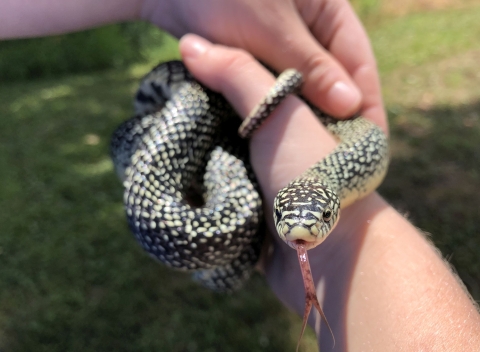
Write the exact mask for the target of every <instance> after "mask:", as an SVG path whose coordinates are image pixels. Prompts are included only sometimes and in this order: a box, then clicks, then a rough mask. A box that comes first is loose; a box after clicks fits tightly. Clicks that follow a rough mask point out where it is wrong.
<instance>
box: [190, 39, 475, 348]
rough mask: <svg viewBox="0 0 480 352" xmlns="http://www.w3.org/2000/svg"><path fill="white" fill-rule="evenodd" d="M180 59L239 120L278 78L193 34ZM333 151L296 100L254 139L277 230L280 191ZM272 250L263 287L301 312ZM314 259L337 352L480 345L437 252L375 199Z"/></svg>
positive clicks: (287, 266)
mask: <svg viewBox="0 0 480 352" xmlns="http://www.w3.org/2000/svg"><path fill="white" fill-rule="evenodd" d="M181 52H182V55H183V57H184V62H185V63H186V64H187V66H188V68H189V69H190V70H191V71H192V73H193V74H194V75H195V76H196V77H197V78H198V79H200V80H201V81H202V82H203V83H205V84H207V85H208V86H210V87H211V88H212V89H214V90H217V91H220V92H221V93H222V94H224V95H225V96H226V97H227V99H228V100H229V101H230V102H231V103H232V104H233V105H234V106H235V108H236V109H237V111H238V112H239V113H240V115H241V116H243V117H245V116H246V115H247V114H248V113H249V112H250V110H251V109H252V108H253V107H254V106H255V105H256V104H257V103H258V101H260V99H261V98H262V97H263V96H264V95H265V94H266V92H267V91H268V89H269V88H270V86H271V85H272V84H273V77H272V76H271V75H270V74H269V73H268V72H266V71H265V70H264V69H263V68H262V67H261V66H259V65H258V63H256V62H255V61H254V60H253V59H252V57H251V56H249V55H248V54H246V53H244V52H242V51H240V50H236V49H227V48H224V47H220V46H211V45H210V44H209V43H207V42H205V41H202V40H201V39H199V38H198V37H194V36H187V37H186V38H184V39H183V40H182V41H181ZM334 145H335V142H334V140H333V139H332V137H331V136H330V135H328V133H327V132H326V131H325V129H323V128H322V127H321V126H320V125H319V123H318V121H317V120H316V118H315V117H314V116H313V115H312V114H311V112H310V111H309V110H308V109H307V108H306V106H305V105H303V104H302V103H301V102H300V101H299V100H298V99H297V98H295V97H289V98H287V99H286V101H285V102H284V103H283V104H282V105H281V106H280V107H279V108H278V109H277V110H276V111H275V112H274V113H273V114H272V116H270V117H269V119H268V120H267V121H266V122H265V124H264V125H263V126H262V127H261V128H260V129H259V130H258V131H257V132H256V133H255V134H254V136H253V137H252V139H251V150H252V151H253V152H252V153H251V162H252V165H253V167H254V169H255V172H256V174H257V176H258V178H259V182H260V184H261V186H262V190H263V194H264V197H265V201H266V209H267V219H268V221H269V228H270V232H271V233H275V229H274V227H273V224H272V217H271V216H268V214H269V211H268V209H272V203H273V198H274V197H275V195H276V193H277V192H278V190H279V189H280V188H281V187H283V186H284V185H285V184H286V183H288V181H290V180H291V179H292V178H294V177H296V176H298V175H299V174H300V173H301V172H302V171H303V170H305V169H306V168H308V167H309V166H310V165H312V164H313V163H314V162H316V161H318V160H320V159H321V158H322V157H324V156H325V155H326V154H327V153H328V152H330V151H331V150H332V149H333V147H334ZM273 243H274V244H273V246H274V251H273V254H271V255H270V256H269V257H268V258H266V262H265V272H266V275H267V280H268V282H269V284H270V286H271V287H272V290H273V291H274V292H275V293H276V294H277V296H278V297H279V298H280V299H281V300H282V302H284V304H285V305H287V306H288V307H290V308H292V309H293V310H294V311H296V312H297V313H299V314H302V313H303V304H304V296H303V284H302V279H301V274H300V271H299V265H298V262H297V258H296V253H295V251H293V250H292V249H290V248H289V247H288V246H286V245H285V244H283V243H282V242H281V241H280V240H279V239H278V237H277V236H276V235H274V242H273ZM309 256H310V263H311V265H312V271H313V275H314V281H315V283H316V285H317V291H318V295H319V298H320V300H321V301H322V305H323V307H324V311H325V314H326V316H327V318H328V320H329V323H330V325H331V326H332V329H333V332H334V334H335V338H336V341H337V345H336V350H338V351H344V350H349V351H356V350H367V351H417V350H435V351H476V350H477V348H478V346H480V316H479V314H478V312H477V309H476V306H475V305H474V304H473V302H472V300H471V298H470V297H469V295H468V293H467V292H466V291H465V290H464V288H463V286H462V285H461V283H460V282H459V281H458V279H457V278H456V277H455V275H454V274H453V273H452V271H451V270H450V268H449V267H448V266H447V265H446V264H445V262H444V261H443V260H442V259H441V257H440V256H439V255H438V252H437V250H436V249H435V248H434V247H433V246H432V245H431V244H429V243H428V241H427V240H426V239H425V237H424V236H423V235H422V234H421V233H420V232H419V231H418V230H417V229H415V228H414V227H413V226H412V225H411V224H409V223H408V221H406V220H405V219H404V218H403V217H402V216H401V215H400V214H398V213H397V212H396V211H395V210H394V209H393V208H392V207H390V206H389V205H388V204H387V203H386V202H385V201H384V200H383V199H381V198H380V197H379V196H378V195H377V194H372V195H370V196H368V197H366V198H365V199H363V200H361V201H359V202H357V203H355V204H354V205H352V206H350V207H348V208H346V209H344V210H343V211H342V215H341V220H340V223H339V225H338V226H337V228H336V229H335V231H334V232H333V233H332V234H331V235H330V237H329V238H328V239H327V240H326V241H325V242H324V243H323V244H321V245H320V246H319V247H317V248H315V249H313V250H311V251H310V252H309ZM310 324H311V325H312V326H313V325H314V321H313V320H310ZM317 336H318V338H319V340H320V345H321V347H322V350H323V349H325V350H330V348H331V343H332V340H331V337H330V336H329V332H328V330H327V329H325V328H322V329H321V332H318V331H317Z"/></svg>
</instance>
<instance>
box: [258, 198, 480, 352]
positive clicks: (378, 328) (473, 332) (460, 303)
mask: <svg viewBox="0 0 480 352" xmlns="http://www.w3.org/2000/svg"><path fill="white" fill-rule="evenodd" d="M342 216H343V219H344V221H342V222H341V223H340V224H339V226H338V228H337V229H336V230H335V232H334V233H333V234H332V235H331V236H330V237H329V238H328V239H327V240H326V241H325V242H324V243H323V244H322V245H321V246H319V247H317V248H315V249H313V250H311V251H310V252H309V255H310V263H311V265H312V271H313V275H314V280H315V282H316V283H317V288H318V289H319V292H318V293H319V298H320V299H321V300H322V299H323V302H322V305H323V307H324V310H325V314H326V315H327V318H328V320H329V323H330V325H331V326H332V328H333V331H334V334H335V338H336V342H337V345H336V350H339V351H346V350H348V351H356V350H367V351H418V350H423V349H425V348H427V350H433V351H476V350H477V348H478V346H480V317H479V314H478V312H477V311H476V308H475V306H474V304H473V303H472V301H471V300H470V298H469V296H468V294H467V293H466V292H465V291H464V290H463V287H462V286H461V284H460V283H459V281H458V280H457V279H456V278H455V276H454V275H453V274H452V272H451V270H450V269H449V268H448V266H447V265H446V264H445V263H444V261H443V260H442V259H441V258H440V256H439V255H438V254H437V251H436V250H435V249H434V248H433V247H432V246H431V245H430V244H429V243H428V242H427V241H426V239H425V238H424V237H423V236H422V235H421V234H420V233H419V232H418V231H417V230H416V229H415V228H414V227H413V226H412V225H411V224H409V223H408V222H407V221H406V220H405V219H404V218H403V217H402V216H401V215H399V214H398V213H397V212H396V211H395V210H394V209H392V208H391V207H390V206H389V205H387V204H386V203H385V202H384V201H383V200H382V199H381V198H380V197H379V196H378V195H376V194H375V195H371V196H369V197H367V198H366V199H364V200H362V201H360V202H357V203H356V204H354V205H352V206H351V207H349V208H347V209H345V210H344V211H343V214H342ZM277 250H280V251H285V253H281V255H280V254H279V253H277V254H276V255H275V256H274V257H273V258H272V261H271V263H270V265H269V266H268V271H267V272H268V274H269V275H268V277H269V278H270V283H271V285H272V287H273V289H274V291H275V292H276V293H277V294H278V295H279V297H280V298H281V299H282V301H284V302H285V304H287V305H288V306H290V307H291V308H292V309H294V310H295V311H297V312H298V313H299V314H302V312H303V302H304V297H303V293H302V292H300V293H299V292H298V287H302V281H301V275H300V272H297V271H298V270H293V271H292V270H291V269H290V268H291V266H296V267H298V264H297V259H296V255H295V253H290V252H293V251H291V250H290V249H289V248H283V246H279V248H277ZM280 261H281V263H280ZM275 271H277V272H275ZM310 323H311V325H312V326H314V319H312V320H310ZM321 330H322V331H321V334H318V335H317V336H318V337H319V339H320V343H321V346H322V347H324V348H325V349H327V350H329V349H330V348H331V344H332V339H331V337H330V335H329V332H328V330H327V329H325V328H322V329H321Z"/></svg>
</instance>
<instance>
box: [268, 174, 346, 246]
mask: <svg viewBox="0 0 480 352" xmlns="http://www.w3.org/2000/svg"><path fill="white" fill-rule="evenodd" d="M339 213H340V200H339V198H338V196H337V195H336V193H335V192H333V191H332V190H331V189H330V188H328V187H326V186H325V184H323V183H319V182H318V181H312V180H309V179H305V180H302V179H299V180H297V181H293V182H291V183H290V184H289V185H288V186H286V187H285V188H283V189H282V190H280V192H279V193H278V195H277V197H276V198H275V202H274V210H273V217H274V221H275V227H276V229H277V232H278V235H279V236H280V238H281V239H282V240H283V241H285V242H286V243H287V244H288V245H289V246H290V247H292V248H294V249H295V248H296V246H295V243H296V242H297V241H304V242H305V245H306V248H307V249H311V248H314V247H316V246H318V245H319V244H320V243H322V242H323V240H324V239H325V238H326V237H327V236H328V235H329V234H330V232H331V231H332V230H333V228H334V227H335V225H336V224H337V221H338V219H339Z"/></svg>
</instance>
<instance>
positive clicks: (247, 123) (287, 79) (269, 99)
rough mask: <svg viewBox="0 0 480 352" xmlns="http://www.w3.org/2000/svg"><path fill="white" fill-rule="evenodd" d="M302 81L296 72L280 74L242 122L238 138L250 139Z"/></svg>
mask: <svg viewBox="0 0 480 352" xmlns="http://www.w3.org/2000/svg"><path fill="white" fill-rule="evenodd" d="M302 81H303V79H302V75H301V73H300V72H298V71H297V70H293V69H288V70H285V71H284V72H282V73H281V74H280V76H278V78H277V80H276V82H275V84H274V85H273V87H272V88H271V89H270V91H269V92H268V93H267V96H266V97H265V99H264V100H262V101H261V102H260V103H259V104H258V105H257V106H256V107H255V108H254V109H253V110H252V112H251V113H250V114H249V115H248V116H247V117H246V118H245V120H243V122H242V124H241V125H240V128H239V129H238V134H239V135H240V137H242V138H250V137H251V136H252V134H253V132H255V130H256V129H257V128H258V127H260V125H261V124H262V123H263V122H264V121H265V119H266V118H267V117H268V116H269V115H270V114H271V113H272V111H273V110H275V109H276V108H277V106H278V105H279V104H280V103H281V102H282V101H283V100H284V99H285V98H286V97H287V95H289V94H291V93H294V92H295V91H296V90H297V89H298V88H299V87H300V86H301V84H302Z"/></svg>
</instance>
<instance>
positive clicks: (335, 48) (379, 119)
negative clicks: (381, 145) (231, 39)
mask: <svg viewBox="0 0 480 352" xmlns="http://www.w3.org/2000/svg"><path fill="white" fill-rule="evenodd" d="M296 5H297V9H296V10H297V11H298V12H297V13H295V15H294V14H292V13H285V14H283V15H280V16H279V17H280V20H279V21H278V22H280V23H282V26H278V28H275V27H273V26H272V27H271V28H270V29H269V32H268V33H265V34H264V38H263V40H262V43H261V45H259V46H255V47H253V48H252V49H251V52H252V54H253V55H254V56H256V57H259V58H260V59H261V60H262V61H264V62H266V63H268V64H269V65H271V66H272V67H274V68H275V69H277V70H279V71H282V70H284V69H286V68H288V67H295V68H297V69H299V70H300V71H301V72H302V73H303V74H304V77H306V80H305V84H304V87H303V90H302V93H303V94H304V95H305V97H306V98H307V99H308V100H310V101H311V102H312V103H314V104H315V105H317V106H318V107H319V108H321V109H322V110H324V111H325V112H327V113H329V114H332V115H334V116H337V117H347V116H351V115H352V114H354V113H356V112H358V111H361V112H362V114H363V115H365V116H366V117H367V118H369V119H371V120H373V121H374V122H376V123H377V124H378V125H380V126H381V127H382V128H383V129H384V130H387V124H386V117H385V113H384V110H383V102H382V99H381V92H380V84H379V79H378V74H377V69H376V63H375V58H374V55H373V52H372V49H371V47H370V43H369V40H368V37H367V35H366V33H365V30H364V29H363V27H362V25H361V23H360V21H359V20H358V18H357V16H356V15H355V13H354V12H353V10H352V8H351V6H350V4H349V3H348V2H347V1H345V0H335V1H331V0H297V1H296ZM282 16H283V18H282ZM274 29H275V30H274ZM279 30H280V31H279Z"/></svg>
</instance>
